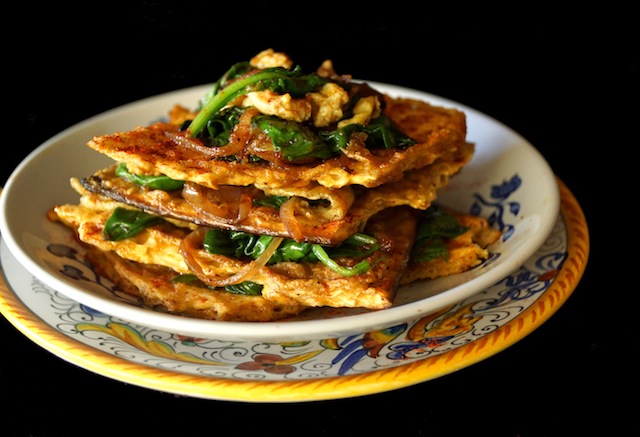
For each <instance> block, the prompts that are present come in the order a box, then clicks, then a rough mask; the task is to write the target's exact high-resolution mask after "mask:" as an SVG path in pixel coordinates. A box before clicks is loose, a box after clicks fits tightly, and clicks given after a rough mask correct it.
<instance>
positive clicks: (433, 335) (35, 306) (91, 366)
mask: <svg viewBox="0 0 640 437" xmlns="http://www.w3.org/2000/svg"><path fill="white" fill-rule="evenodd" d="M558 184H559V187H560V190H561V214H560V215H558V217H557V218H556V220H555V221H554V226H553V229H552V231H551V233H550V234H549V235H548V237H547V238H546V241H545V242H544V243H543V244H542V245H541V246H540V247H539V248H538V250H537V251H535V253H534V254H533V255H532V256H531V257H530V258H529V259H528V260H526V262H525V263H524V264H523V265H522V266H521V267H520V268H519V269H517V270H515V271H513V272H511V274H509V275H507V276H506V277H505V278H503V279H502V280H501V281H499V282H498V283H497V284H495V285H493V286H491V287H488V288H486V289H484V290H482V291H480V292H479V293H477V294H475V295H473V296H471V297H469V298H467V299H464V300H462V301H459V302H456V303H453V304H451V305H449V306H447V307H445V308H442V309H440V310H438V311H436V312H434V313H430V314H425V315H424V316H423V317H422V318H420V319H418V320H415V321H411V322H410V323H399V324H398V325H396V326H393V327H390V328H386V329H382V330H375V331H369V332H366V333H364V334H359V335H349V336H344V337H327V338H323V339H319V340H316V339H311V340H300V341H296V342H280V343H272V342H266V341H254V342H250V341H233V340H213V339H204V338H197V337H190V336H184V335H177V334H173V333H170V332H166V331H162V330H158V329H154V328H150V327H147V326H141V325H137V324H133V323H130V322H127V321H125V320H122V319H119V318H117V317H113V316H110V315H108V314H104V313H101V312H99V311H96V310H95V309H93V308H90V307H87V306H86V305H83V304H81V303H79V302H76V301H74V300H72V299H70V298H68V297H66V296H65V295H64V294H63V293H61V292H59V291H58V290H56V289H54V288H51V287H50V286H48V285H46V284H45V283H43V282H42V281H41V280H40V279H38V278H37V277H36V276H34V275H32V274H31V273H29V271H28V270H27V269H25V268H24V267H23V266H22V265H21V264H20V263H19V261H18V260H17V259H16V257H15V256H14V255H13V254H12V253H11V252H10V251H9V250H7V246H6V245H5V244H4V242H2V245H1V246H0V257H1V258H0V259H1V261H2V268H3V272H4V283H3V282H2V281H0V311H1V312H2V314H4V316H5V317H6V318H7V319H8V320H9V321H10V322H11V323H12V324H13V325H14V326H15V327H16V328H17V329H19V330H20V331H21V332H22V333H24V334H25V335H26V336H27V337H28V338H30V339H31V340H33V341H34V342H35V343H37V344H38V345H40V346H42V347H43V348H45V349H46V350H48V351H50V352H52V353H54V354H55V355H57V356H59V357H61V358H63V359H65V360H66V361H68V362H71V363H73V364H76V365H78V366H80V367H83V368H85V369H88V370H91V371H93V372H95V373H98V374H101V375H104V376H107V377H109V378H113V379H116V380H120V381H123V382H126V383H130V384H134V385H138V386H142V387H147V388H151V389H155V390H159V391H164V392H168V393H174V394H179V395H184V396H191V397H198V398H207V399H221V400H233V401H245V402H303V401H312V400H325V399H336V398H346V397H354V396H361V395H367V394H373V393H379V392H383V391H389V390H394V389H398V388H401V387H406V386H409V385H412V384H417V383H420V382H424V381H428V380H431V379H434V378H437V377H439V376H443V375H446V374H447V373H450V372H453V371H455V370H459V369H461V368H464V367H466V366H469V365H471V364H474V363H476V362H478V361H481V360H483V359H485V358H488V357H490V356H491V355H493V354H496V353H498V352H500V351H502V350H503V349H505V348H507V347H508V346H510V345H512V344H514V343H515V342H517V341H518V340H520V339H522V338H523V337H525V336H526V335H527V334H529V333H530V332H532V331H533V330H534V329H536V328H537V327H538V326H540V325H541V324H542V323H544V322H545V321H546V320H547V319H549V317H551V315H552V314H554V313H555V312H556V311H557V310H558V308H560V306H561V305H562V304H563V303H564V302H565V301H566V299H567V298H568V297H569V296H570V295H571V293H572V292H573V291H574V289H575V287H576V285H577V284H578V281H579V280H580V278H581V277H582V274H583V272H584V269H585V266H586V262H587V258H588V254H589V236H588V230H587V224H586V221H585V218H584V215H583V213H582V210H581V208H580V206H579V205H578V203H577V201H576V200H575V198H574V197H573V195H572V194H571V193H570V191H569V190H568V189H567V187H566V186H565V185H564V184H563V183H562V182H561V181H558Z"/></svg>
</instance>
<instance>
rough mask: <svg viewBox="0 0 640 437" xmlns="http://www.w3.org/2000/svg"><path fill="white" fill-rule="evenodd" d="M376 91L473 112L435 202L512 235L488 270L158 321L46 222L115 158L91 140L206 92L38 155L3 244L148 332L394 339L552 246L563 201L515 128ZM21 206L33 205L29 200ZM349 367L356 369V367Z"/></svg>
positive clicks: (67, 136)
mask: <svg viewBox="0 0 640 437" xmlns="http://www.w3.org/2000/svg"><path fill="white" fill-rule="evenodd" d="M372 85H373V86H374V87H376V88H377V89H379V90H381V91H384V92H387V93H389V94H391V95H397V96H407V97H414V98H420V99H423V100H426V101H429V102H431V103H433V104H437V105H442V106H455V107H458V108H460V109H461V110H463V111H465V113H466V114H467V124H468V139H469V141H472V142H474V143H475V144H476V152H475V154H474V157H473V159H472V161H471V162H470V163H469V164H468V165H467V166H466V167H465V168H463V170H462V171H461V172H460V173H459V174H458V175H456V176H454V177H453V178H452V180H451V182H450V184H449V186H447V187H446V188H445V189H443V190H442V191H441V192H440V194H439V197H438V202H440V203H442V204H445V205H448V206H450V207H453V208H456V209H458V210H460V211H463V212H470V213H473V214H478V215H482V216H484V217H487V218H488V219H489V221H490V223H492V225H493V226H495V227H498V228H500V229H502V230H503V232H504V235H503V238H502V239H501V241H500V242H498V243H496V244H495V245H494V246H492V248H491V252H492V257H491V258H490V259H489V260H488V261H487V262H485V263H484V264H483V265H482V266H479V267H477V268H475V269H473V270H471V271H469V272H466V273H463V274H461V275H455V276H450V277H446V278H440V279H436V280H431V281H420V282H416V283H414V284H411V285H409V286H406V287H402V288H401V289H400V290H399V293H398V298H397V302H396V303H395V305H394V307H392V308H390V309H387V310H381V311H362V310H346V309H325V308H323V309H313V310H310V311H309V312H307V313H303V314H302V315H301V316H299V317H296V318H294V319H291V320H287V321H279V322H267V323H265V322H253V323H239V322H214V321H207V320H199V319H194V318H188V317H181V316H176V315H170V314H164V313H160V312H157V311H153V310H151V309H148V308H145V307H143V306H142V305H140V304H139V302H137V301H136V300H135V299H131V298H130V297H128V296H127V295H125V294H124V293H121V292H119V291H118V290H116V289H115V288H114V287H113V285H112V284H111V283H110V282H109V281H108V280H106V279H105V278H101V277H100V276H99V275H96V273H95V271H94V270H93V269H92V267H91V266H90V265H89V264H88V263H86V261H85V260H84V258H83V256H82V248H81V247H80V246H79V245H77V243H76V242H75V241H74V240H73V238H72V236H71V234H70V232H69V230H68V229H66V228H63V227H62V226H61V225H59V224H57V223H51V222H49V221H48V220H47V219H46V212H47V210H48V209H49V208H51V207H52V206H53V205H55V204H59V203H77V201H78V197H79V196H78V194H77V193H75V191H73V190H72V189H71V188H70V186H69V179H70V178H71V177H74V176H75V177H84V176H88V175H90V174H92V173H94V172H95V171H96V170H98V169H102V168H104V167H106V166H107V165H109V164H111V163H112V162H113V161H111V160H110V159H109V158H107V157H105V156H104V155H101V154H99V153H97V152H95V151H93V150H91V149H89V148H88V147H87V146H86V142H87V140H88V139H90V138H91V137H92V136H94V135H101V134H106V133H112V132H116V131H121V130H129V129H132V128H133V127H135V126H136V125H145V124H149V123H150V122H151V121H154V120H157V119H159V118H162V117H164V116H165V115H166V113H167V112H168V110H169V109H170V107H171V106H172V105H174V104H176V103H181V104H183V105H185V106H187V107H193V106H195V104H196V102H197V100H198V99H199V98H200V97H201V96H202V95H203V94H204V93H205V92H206V91H207V90H208V89H209V86H203V87H195V88H190V89H186V90H180V91H176V92H173V93H168V94H165V95H161V96H156V97H153V98H150V99H145V100H142V101H140V102H136V103H133V104H130V105H125V106H124V107H121V108H116V109H114V110H112V111H108V112H107V113H105V114H102V115H100V116H97V117H94V118H92V119H89V120H87V121H85V122H83V123H80V124H78V125H76V126H73V127H71V128H69V129H67V130H66V131H63V132H62V133H60V134H59V135H57V136H55V137H54V138H52V139H51V140H49V141H48V142H47V143H45V144H43V145H42V146H41V147H40V148H38V149H36V150H35V151H34V152H33V153H32V154H31V155H29V156H28V157H27V158H26V159H25V160H24V161H23V162H22V163H21V164H20V166H19V167H18V168H17V169H16V171H15V172H14V173H13V174H12V176H11V177H10V178H9V180H8V181H7V185H6V186H5V189H4V192H3V195H2V197H0V203H1V206H2V212H1V214H2V216H1V218H2V220H1V221H0V224H1V226H2V228H1V230H2V235H3V239H4V241H5V243H6V245H7V248H8V249H9V250H10V251H11V253H12V254H13V256H14V257H15V258H16V259H17V262H18V263H19V264H20V265H22V266H24V267H25V268H26V269H27V270H28V271H29V272H31V273H32V274H33V275H34V276H35V277H37V278H38V279H39V280H40V281H41V282H42V283H44V284H46V285H47V286H48V287H50V288H52V289H54V290H56V291H57V292H60V293H62V294H63V295H65V296H66V297H68V298H70V299H73V300H74V301H77V302H81V303H82V304H84V305H86V306H87V307H90V308H93V309H94V310H95V311H99V312H101V313H105V314H109V315H112V316H114V317H118V318H120V319H122V320H123V321H125V320H126V321H129V322H132V323H134V324H139V325H143V326H146V327H148V328H150V329H156V330H160V331H168V332H172V333H176V334H181V335H183V336H186V337H195V338H207V339H216V340H226V341H234V342H235V341H245V340H246V341H265V342H282V341H289V342H297V341H299V340H300V339H305V341H308V340H317V341H322V340H325V339H327V338H338V337H345V336H351V335H361V334H362V333H364V332H368V331H378V330H389V331H390V332H388V333H387V334H385V335H390V336H393V335H394V332H395V330H397V329H400V328H398V326H402V325H403V324H408V323H412V322H415V321H416V320H419V319H421V318H422V317H424V315H425V314H428V313H431V312H434V311H438V310H444V311H448V310H449V309H450V308H452V306H454V305H455V304H457V303H459V302H460V301H462V300H464V299H467V298H470V297H471V296H473V295H475V294H477V293H479V292H481V291H482V290H485V289H487V288H488V287H492V286H493V285H494V284H497V283H501V281H502V280H503V278H505V276H506V275H508V274H510V273H511V272H513V271H515V270H517V269H518V268H519V267H520V266H522V264H523V263H524V262H525V261H526V260H528V259H529V258H530V257H531V256H532V255H533V254H534V253H535V251H536V250H537V249H538V248H539V247H540V246H541V244H543V243H544V242H545V240H546V239H547V237H548V236H549V235H550V233H551V232H552V229H553V226H554V224H555V221H556V218H557V217H558V211H559V203H560V202H559V192H558V185H557V182H556V179H555V176H554V175H553V172H552V171H551V169H550V168H549V166H548V164H547V163H546V161H545V160H544V158H543V157H542V156H540V154H539V153H538V152H537V150H536V149H535V148H534V147H533V146H532V145H531V144H529V143H528V142H527V141H526V140H524V139H523V138H522V137H520V136H519V135H518V134H517V133H515V132H513V131H512V130H510V129H509V128H507V127H505V126H503V125H502V124H500V123H499V122H497V121H495V120H493V119H491V118H489V117H487V116H486V115H484V114H481V113H479V112H477V111H475V110H473V109H471V108H468V107H465V106H463V105H460V104H458V103H455V102H452V101H449V100H446V99H442V98H439V97H437V96H432V95H430V94H426V93H422V92H419V91H415V90H409V89H406V88H401V87H396V86H392V85H386V84H377V83H372ZM51 162H55V163H56V165H54V166H52V165H51ZM43 187H47V189H43ZM24 199H30V201H29V202H26V203H25V202H24ZM353 347H355V346H353ZM327 350H330V349H327ZM361 353H364V352H361ZM324 355H328V354H327V353H326V352H325V354H324ZM338 361H340V360H338ZM385 366H386V364H381V365H380V367H381V368H384V367H385ZM346 368H347V369H348V370H351V368H350V367H349V366H348V365H347V366H346Z"/></svg>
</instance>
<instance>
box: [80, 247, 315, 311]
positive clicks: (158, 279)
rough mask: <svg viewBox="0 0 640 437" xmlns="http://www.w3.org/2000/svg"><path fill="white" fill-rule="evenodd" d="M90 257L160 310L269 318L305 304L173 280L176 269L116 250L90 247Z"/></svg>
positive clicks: (102, 271) (101, 269)
mask: <svg viewBox="0 0 640 437" xmlns="http://www.w3.org/2000/svg"><path fill="white" fill-rule="evenodd" d="M87 258H88V259H89V261H90V262H91V263H92V264H93V265H94V266H95V267H96V269H97V270H98V271H99V272H100V274H102V275H104V276H106V277H108V278H109V279H110V280H111V281H112V282H113V283H114V284H116V285H118V287H120V288H121V289H122V290H123V291H125V292H127V293H129V294H132V295H137V296H140V297H141V298H142V300H143V301H144V303H145V305H147V306H148V307H150V308H153V309H156V310H158V311H163V312H168V313H172V314H178V315H185V316H191V317H196V318H198V319H207V320H220V321H237V322H268V321H274V320H280V319H283V318H285V317H289V316H294V315H297V314H299V313H300V312H302V311H303V310H304V309H305V307H304V306H301V305H282V304H280V303H277V302H272V301H269V300H267V299H265V298H264V297H262V296H244V295H239V294H233V293H228V292H226V291H224V290H211V289H210V288H207V287H205V286H203V285H197V284H196V285H194V284H193V283H183V282H176V281H173V278H174V277H175V276H176V273H175V271H173V270H171V269H169V268H167V267H161V266H157V265H148V264H139V263H136V262H132V261H127V260H125V259H123V258H121V257H119V256H118V255H116V254H115V253H113V252H106V251H102V250H99V249H96V248H91V247H90V248H89V251H88V253H87Z"/></svg>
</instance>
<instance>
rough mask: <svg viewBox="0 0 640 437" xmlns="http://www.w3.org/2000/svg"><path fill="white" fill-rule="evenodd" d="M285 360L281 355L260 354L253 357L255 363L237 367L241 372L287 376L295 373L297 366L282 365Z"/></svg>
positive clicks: (246, 363) (249, 362) (251, 362)
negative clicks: (256, 371) (251, 371)
mask: <svg viewBox="0 0 640 437" xmlns="http://www.w3.org/2000/svg"><path fill="white" fill-rule="evenodd" d="M283 362H285V361H283V359H282V357H281V356H280V355H273V354H258V355H256V356H254V357H253V361H247V362H244V363H241V364H238V365H237V366H236V369H240V370H264V371H265V372H267V373H273V374H275V375H286V374H287V373H292V372H295V370H296V368H295V366H291V365H289V364H282V363H283Z"/></svg>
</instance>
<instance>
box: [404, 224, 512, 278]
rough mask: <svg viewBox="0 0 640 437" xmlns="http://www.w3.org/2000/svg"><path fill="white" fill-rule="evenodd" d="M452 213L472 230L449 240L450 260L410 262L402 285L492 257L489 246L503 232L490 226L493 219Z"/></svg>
mask: <svg viewBox="0 0 640 437" xmlns="http://www.w3.org/2000/svg"><path fill="white" fill-rule="evenodd" d="M450 212H451V213H452V214H453V215H454V217H455V218H456V220H457V221H458V222H459V223H460V224H461V225H462V226H465V227H469V230H468V231H467V232H465V233H464V234H462V235H459V236H457V237H455V238H452V239H450V240H449V241H448V242H447V249H448V252H449V256H448V258H447V259H442V258H438V259H435V260H432V261H428V262H409V264H408V265H407V268H406V269H405V271H404V273H403V274H402V277H401V278H400V284H401V285H405V284H409V283H411V282H415V281H417V280H419V279H434V278H437V277H440V276H449V275H455V274H458V273H462V272H466V271H467V270H470V269H472V268H473V267H476V266H478V265H480V264H481V263H482V262H483V261H486V260H487V259H488V258H489V250H488V249H487V247H489V246H490V245H491V244H493V243H495V242H496V241H498V239H499V238H500V235H502V233H501V232H500V231H499V230H497V229H494V228H492V227H490V226H489V222H488V221H487V220H486V219H485V218H483V217H478V216H473V215H468V214H460V213H458V212H455V211H450Z"/></svg>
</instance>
